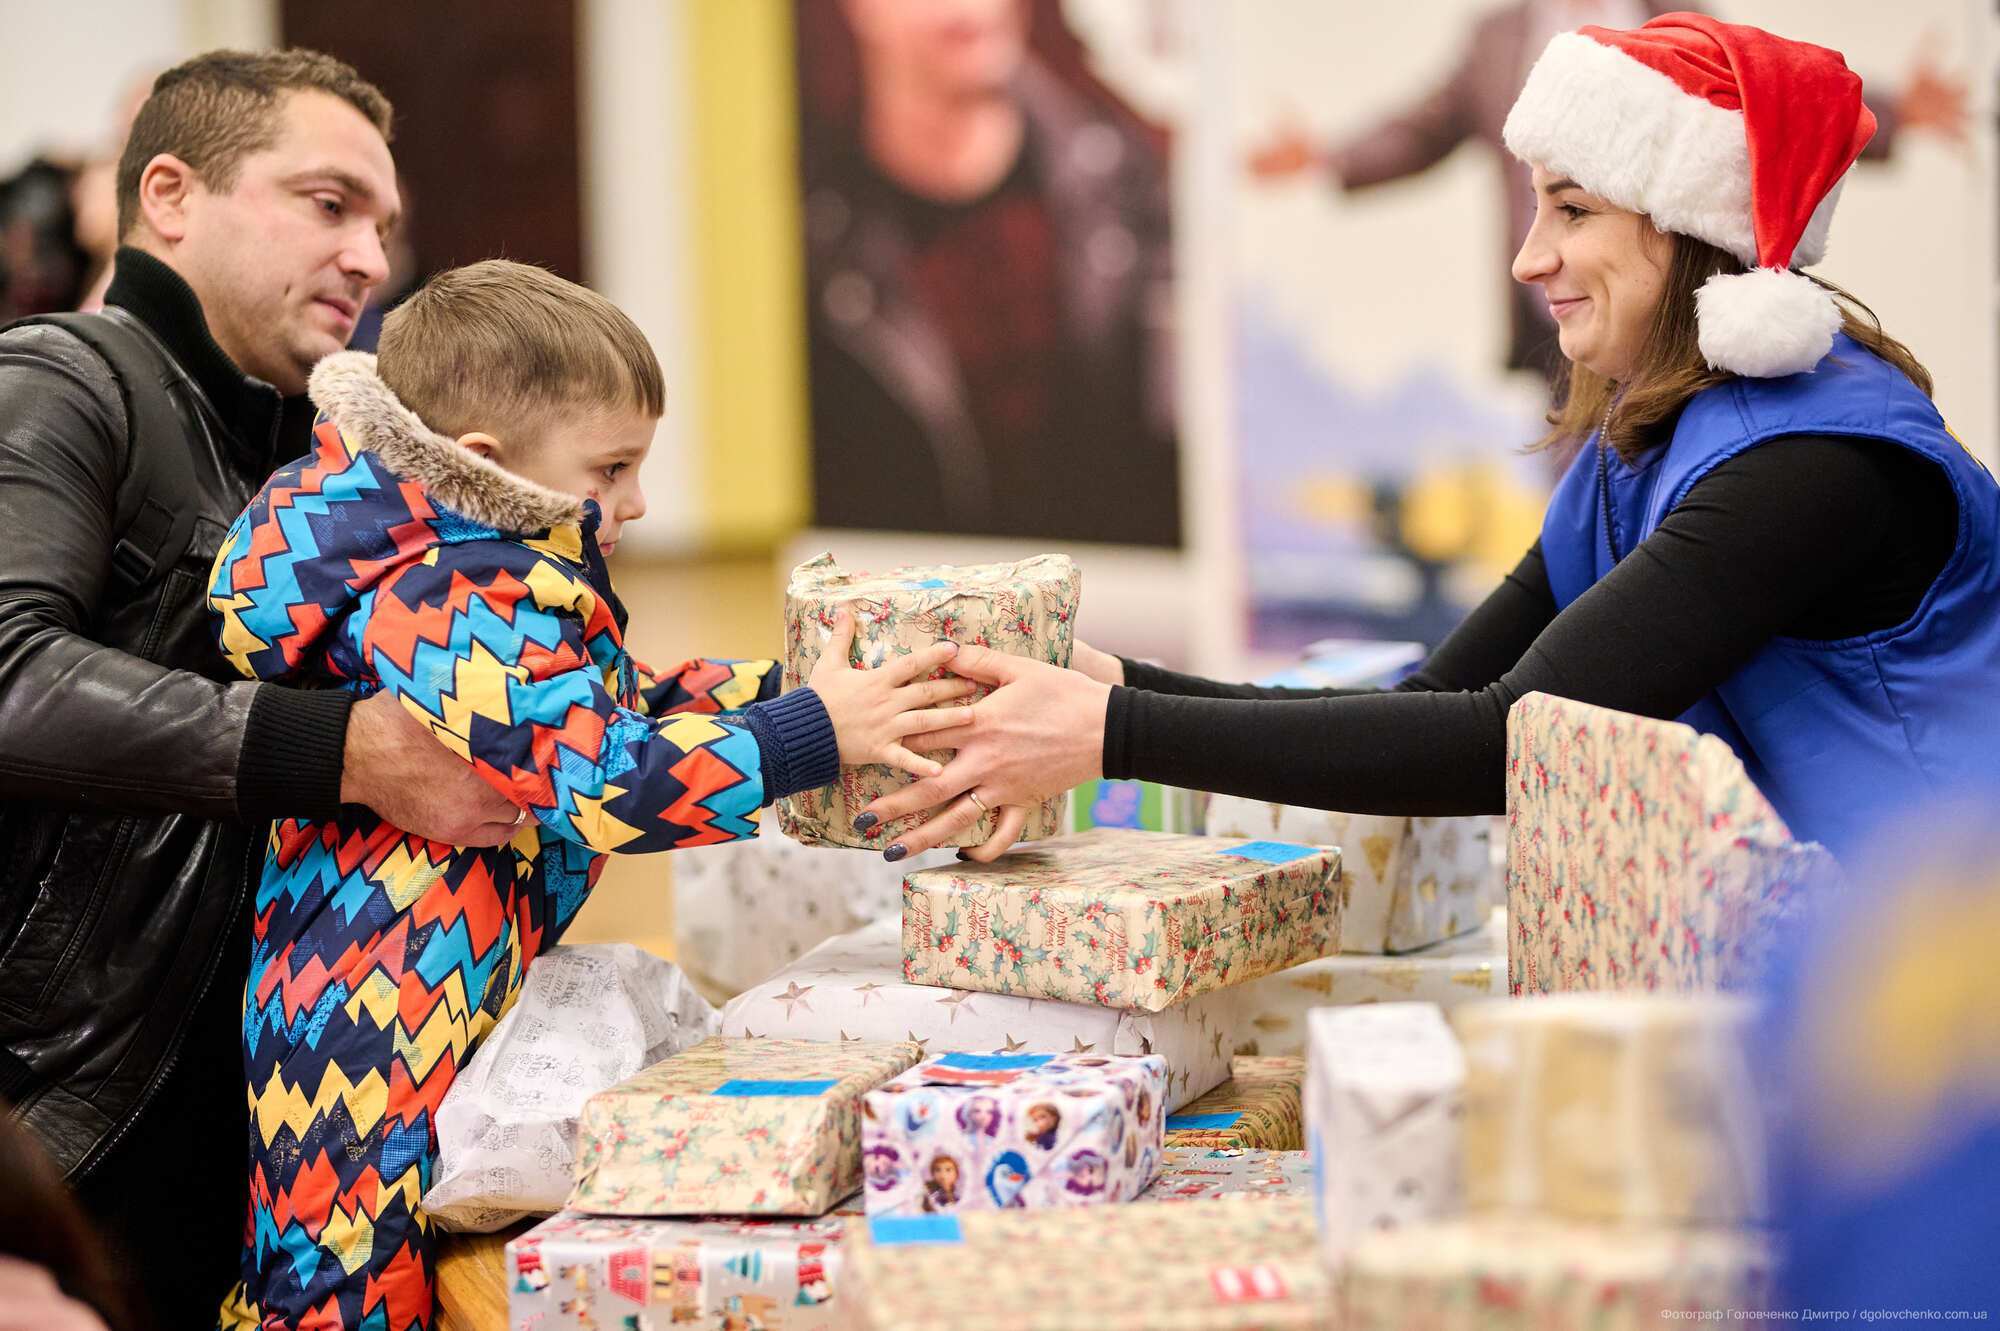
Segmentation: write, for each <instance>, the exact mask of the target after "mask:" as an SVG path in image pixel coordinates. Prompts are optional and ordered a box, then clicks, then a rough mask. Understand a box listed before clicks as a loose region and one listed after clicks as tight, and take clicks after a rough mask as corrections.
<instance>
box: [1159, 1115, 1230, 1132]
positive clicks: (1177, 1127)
mask: <svg viewBox="0 0 2000 1331" xmlns="http://www.w3.org/2000/svg"><path fill="white" fill-rule="evenodd" d="M1242 1117H1243V1112H1242V1111H1241V1110H1237V1111H1235V1112H1233V1113H1226V1114H1169V1115H1167V1131H1168V1132H1220V1131H1221V1130H1222V1129H1223V1128H1233V1127H1235V1126H1236V1120H1237V1119H1239V1118H1242Z"/></svg>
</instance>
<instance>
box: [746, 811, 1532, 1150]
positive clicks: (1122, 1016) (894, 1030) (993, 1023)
mask: <svg viewBox="0 0 2000 1331" xmlns="http://www.w3.org/2000/svg"><path fill="white" fill-rule="evenodd" d="M799 853H800V854H802V855H806V854H811V853H812V852H810V851H806V850H801V851H800V852H799ZM854 858H857V859H858V858H864V857H861V856H856V857H854ZM1502 969H1503V970H1504V969H1505V967H1504V966H1503V967H1502ZM1239 1007H1240V1005H1239V1004H1238V1002H1237V1001H1236V999H1235V996H1234V991H1231V990H1223V991H1221V992H1218V993H1213V994H1203V995H1202V996H1201V997H1199V998H1193V999H1189V1000H1188V1001H1187V1002H1185V1003H1181V1004H1179V1005H1177V1006H1175V1007H1170V1008H1167V1009H1166V1010H1165V1011H1162V1012H1129V1011H1123V1010H1120V1009H1116V1008H1105V1007H1098V1006H1097V1005H1096V1004H1093V1003H1055V1002H1042V1001H1040V1000H1037V999H1033V998H1024V997H1021V996H1019V995H1014V994H979V993H972V992H969V991H967V990H962V989H937V988H933V987H932V986H930V985H922V984H910V983H908V982H906V981H905V980H904V979H903V952H902V925H901V923H900V922H899V921H897V920H895V919H885V920H879V921H877V922H876V923H874V924H871V925H870V926H868V927H867V928H866V929H860V930H857V931H855V932H854V933H851V934H845V935H843V936H842V937H839V938H831V939H828V940H827V941H826V942H825V943H822V944H821V945H820V946H818V947H816V948H814V949H813V950H812V952H811V953H809V954H808V955H806V956H805V957H802V958H800V960H799V962H798V964H797V965H794V966H790V967H788V968H786V969H785V970H782V971H779V972H778V973H777V974H776V975H774V976H772V977H771V978H770V979H768V980H766V981H764V983H762V984H760V985H757V986H756V987H755V988H753V989H751V990H749V991H747V992H745V993H743V994H740V995H738V996H737V997H736V998H735V999H734V1000H733V1001H731V1002H730V1004H729V1006H728V1007H726V1008H724V1009H723V1012H722V1034H724V1035H741V1036H778V1037H782V1038H784V1039H789V1040H899V1039H904V1040H911V1041H914V1042H915V1043H916V1045H917V1048H918V1049H919V1050H920V1051H921V1054H922V1056H925V1057H928V1056H930V1055H933V1054H951V1053H977V1052H980V1051H982V1050H988V1049H1006V1050H1009V1051H1012V1052H1015V1053H1028V1054H1099V1055H1103V1054H1158V1055H1159V1056H1160V1057H1162V1058H1164V1059H1165V1060H1166V1063H1167V1108H1168V1109H1169V1110H1174V1109H1178V1108H1180V1107H1181V1106H1182V1105H1184V1104H1186V1103H1187V1102H1188V1101H1189V1100H1192V1099H1193V1098H1195V1097H1196V1096H1198V1095H1201V1094H1203V1093H1205V1092H1207V1091H1211V1090H1214V1089H1215V1088H1216V1087H1217V1086H1220V1085H1221V1084H1222V1083H1223V1082H1225V1081H1227V1080H1228V1079H1229V1059H1230V1055H1231V1054H1232V1053H1234V1052H1235V1050H1236V1047H1237V1044H1238V1043H1239V1031H1238V1026H1239V1021H1238V1016H1237V1013H1238V1011H1239Z"/></svg>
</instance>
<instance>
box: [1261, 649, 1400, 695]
mask: <svg viewBox="0 0 2000 1331" xmlns="http://www.w3.org/2000/svg"><path fill="white" fill-rule="evenodd" d="M1423 660H1424V645H1423V644H1422V643H1420V642H1385V641H1380V640H1377V639H1374V638H1321V639H1320V640H1319V641H1317V642H1313V643H1308V644H1307V645H1306V649H1305V651H1304V652H1302V653H1300V656H1299V661H1298V663H1297V664H1296V665H1292V666H1289V667H1287V668H1286V669H1284V670H1281V671H1279V672H1278V673H1276V674H1273V675H1266V676H1264V677H1263V678H1262V679H1259V680H1258V681H1257V682H1258V683H1260V684H1272V685H1277V686H1280V687H1283V688H1288V689H1371V688H1372V689H1386V688H1388V687H1389V686H1390V685H1392V684H1394V683H1395V682H1396V681H1397V680H1399V679H1401V678H1402V677H1403V676H1405V675H1407V674H1409V673H1410V671H1412V670H1414V669H1415V668H1416V667H1417V666H1419V665H1421V664H1423Z"/></svg>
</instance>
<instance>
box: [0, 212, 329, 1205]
mask: <svg viewBox="0 0 2000 1331" xmlns="http://www.w3.org/2000/svg"><path fill="white" fill-rule="evenodd" d="M117 263H118V271H117V276H116V280H115V281H114V282H113V284H112V287H111V290H110V293H109V294H108V296H107V302H108V307H107V309H106V311H105V312H104V313H103V314H102V315H97V316H89V317H91V318H93V319H99V320H105V321H111V322H113V323H116V324H117V325H119V327H120V328H122V329H123V330H124V331H125V332H127V333H133V332H136V333H137V334H138V335H139V336H138V340H137V341H136V342H134V341H132V340H131V339H129V338H127V339H125V341H126V343H127V345H128V346H138V347H140V348H141V349H142V355H141V356H140V357H139V359H140V360H141V364H140V365H139V367H138V373H141V374H152V375H155V376H158V379H159V381H160V382H161V383H163V384H165V385H166V386H167V388H168V397H169V398H170V399H171V401H172V404H173V411H172V415H171V417H170V418H169V421H170V423H171V425H172V426H173V428H171V429H168V428H158V429H150V430H148V429H139V430H134V431H131V432H130V434H128V424H129V423H130V422H132V421H144V420H146V419H147V414H146V412H145V411H144V410H142V409H140V408H138V407H136V406H135V405H134V392H133V389H132V385H131V382H130V380H131V379H132V378H133V377H135V376H133V375H132V374H130V373H128V375H127V377H126V380H125V381H121V379H120V378H119V376H118V375H116V374H114V372H113V369H112V367H111V366H110V365H109V364H108V363H107V362H106V360H105V359H104V358H103V357H101V356H100V355H99V354H98V353H97V352H96V351H94V350H92V349H91V347H90V346H88V345H86V344H85V342H84V341H83V340H81V339H80V338H79V336H77V335H76V334H75V333H73V332H72V331H70V330H69V329H66V328H62V327H55V326H49V325H22V326H16V327H14V328H12V329H10V330H8V331H6V332H4V333H0V530H4V531H5V532H7V533H8V540H7V541H6V542H5V544H4V545H0V1096H4V1097H5V1098H7V1099H9V1100H11V1101H13V1102H14V1104H15V1106H16V1112H17V1113H18V1115H19V1116H20V1118H21V1119H22V1121H24V1122H25V1123H26V1124H27V1125H28V1126H29V1127H30V1128H31V1129H32V1130H33V1131H34V1132H35V1133H36V1135H37V1136H38V1137H39V1138H40V1140H41V1141H42V1143H43V1145H44V1146H46V1147H47V1148H48V1149H49V1150H50V1152H51V1153H52V1154H53V1155H54V1156H55V1158H56V1160H57V1162H58V1163H59V1164H60V1165H61V1166H62V1167H63V1168H64V1169H65V1170H66V1171H67V1172H69V1173H70V1174H71V1175H72V1176H73V1177H74V1176H80V1175H84V1174H87V1173H89V1172H90V1171H91V1170H92V1169H93V1168H95V1167H96V1166H97V1165H98V1164H99V1163H100V1162H101V1161H103V1160H104V1159H105V1158H106V1157H107V1156H109V1155H110V1154H111V1153H112V1152H113V1151H114V1149H115V1147H116V1146H117V1144H118V1142H119V1141H120V1139H121V1138H122V1137H123V1136H124V1135H125V1133H126V1131H127V1130H128V1128H129V1127H130V1126H131V1124H132V1123H133V1121H134V1120H135V1119H136V1118H137V1117H138V1116H139V1115H140V1114H141V1113H142V1111H145V1110H146V1109H147V1107H148V1106H149V1105H152V1104H155V1103H160V1104H163V1105H174V1104H176V1103H177V1102H176V1100H175V1097H173V1096H171V1095H163V1094H162V1092H163V1088H165V1087H167V1086H169V1084H170V1083H172V1082H173V1080H174V1073H175V1068H176V1064H177V1061H178V1060H179V1059H180V1057H181V1056H182V1054H183V1051H184V1047H185V1046H186V1045H187V1043H188V1040H187V1036H188V1030H189V1027H190V1025H191V1017H192V1014H193V1013H194V1012H195V1010H196V1009H197V1008H198V1007H202V1006H203V1005H204V1003H203V1000H204V998H205V997H208V1003H207V1006H208V1008H209V1009H211V1010H213V1011H216V1012H220V1013H223V1015H224V1017H226V1010H225V1009H224V1008H222V1007H221V1006H219V1005H220V1004H222V1003H223V1002H225V1001H227V1000H229V999H230V997H231V995H232V993H233V999H234V1001H240V998H241V991H242V986H243V980H244V976H245V975H246V974H247V971H248V954H247V945H246V943H245V941H244V933H245V922H246V921H247V918H248V914H247V897H248V894H249V891H250V886H251V884H252V883H253V882H254V881H255V876H254V871H255V867H256V859H257V857H259V856H260V855H261V852H262V849H263V847H262V839H263V837H262V831H263V823H264V822H265V821H266V820H268V819H270V818H272V817H275V816H293V815H298V816H323V815H324V814H326V813H328V812H331V811H332V810H333V809H334V808H335V807H336V806H337V803H338V796H339V784H340V755H341V748H342V745H343V743H344V739H345V733H346V718H347V708H348V706H349V701H348V700H347V699H346V698H344V697H342V696H340V695H338V694H333V693H325V694H307V693H294V692H290V691H286V690H281V689H275V688H271V687H269V686H264V685H257V684H246V683H240V682H231V681H232V680H233V675H232V672H230V671H229V670H228V669H227V667H226V666H225V664H224V662H223V660H222V658H221V655H220V654H219V653H218V652H217V650H216V648H215V645H214V637H213V633H212V631H211V629H210V626H209V623H208V610H207V605H206V599H205V593H206V588H207V580H208V570H209V564H210V562H211V561H212V560H213V558H214V555H215V551H216V548H217V546H218V545H219V543H220V541H221V539H222V536H223V533H224V531H225V530H226V529H227V527H228V525H229V523H230V522H231V521H232V520H233V519H234V518H235V516H236V514H237V513H238V511H240V510H241V509H242V507H243V506H244V504H245V503H247V502H248V501H249V499H250V497H251V496H252V495H253V494H255V493H256V491H257V489H258V487H259V486H260V485H261V484H262V482H263V481H264V478H265V477H266V476H267V475H268V474H269V473H270V472H271V471H272V470H273V468H274V467H276V466H277V465H278V464H279V463H280V462H283V461H286V460H288V459H289V457H290V456H292V455H294V454H297V453H300V452H303V451H304V445H305V442H306V436H305V434H304V431H303V428H299V429H298V432H297V433H296V434H293V433H290V432H288V431H287V430H285V429H284V428H283V427H284V423H285V422H286V421H287V420H288V419H291V420H299V419H300V418H298V417H296V416H295V415H293V414H292V413H290V412H288V411H287V409H286V404H285V403H284V401H283V400H282V399H281V398H280V397H279V395H278V393H277V391H276V390H275V389H273V388H271V387H270V386H269V385H267V384H264V383H261V382H259V381H257V380H254V379H250V378H247V377H246V376H245V375H243V374H242V372H241V371H239V370H237V369H236V367H235V366H234V365H233V364H232V363H231V362H230V360H229V358H228V357H227V356H226V355H224V354H223V352H222V351H221V350H220V348H218V347H217V346H216V344H215V342H214V340H213V339H212V338H211V337H210V336H209V334H208V331H207V327H206V324H205V322H204V321H203V319H202V315H201V308H200V305H199V304H198V302H197V301H196V299H195V296H194V293H193V292H192V291H191V290H190V289H189V288H188V286H187V285H186V283H185V282H183V281H182V280H181V279H180V278H179V276H178V275H176V274H175V273H174V272H173V271H172V270H171V269H169V268H168V267H167V266H166V265H165V264H163V263H160V262H159V261H158V260H155V259H153V258H151V257H150V256H148V255H146V254H143V253H140V252H138V251H136V250H130V249H127V250H121V251H120V252H119V255H118V260H117ZM90 328H96V329H98V330H99V332H100V333H101V332H103V331H104V326H103V325H86V326H85V329H84V330H79V331H87V330H88V329H90ZM109 340H113V341H115V340H117V339H116V338H115V337H113V338H112V339H109ZM153 401H154V402H155V403H158V402H159V399H158V398H157V396H156V397H155V398H154V399H153ZM153 419H154V420H155V421H157V420H158V417H154V418H153ZM131 435H137V436H138V437H130V436H131ZM281 438H282V439H288V440H289V441H290V442H289V444H286V443H281V442H280V441H281ZM162 533H165V536H162ZM149 550H150V553H151V554H153V555H156V556H157V558H158V559H159V560H162V561H166V562H165V564H164V565H163V566H162V567H159V568H157V569H150V570H149V569H148V567H147V565H148V562H149V561H148V558H147V556H148V554H149ZM253 829H254V830H253ZM217 986H225V987H226V989H225V990H224V991H220V992H218V991H217V989H216V987H217ZM211 995H212V996H211ZM218 1020H220V1019H212V1020H211V1021H210V1022H209V1024H210V1025H211V1026H214V1025H216V1024H217V1022H218ZM218 1048H219V1040H218V1039H214V1038H211V1039H209V1040H208V1041H207V1042H206V1043H205V1044H204V1046H203V1051H204V1052H203V1055H202V1061H203V1062H207V1061H209V1060H210V1059H212V1058H220V1057H222V1056H223V1055H222V1054H221V1053H220V1052H218ZM234 1074H235V1066H234V1065H228V1066H223V1067H204V1068H203V1069H201V1071H200V1076H201V1077H202V1078H205V1079H206V1078H213V1079H217V1081H218V1082H219V1083H220V1084H224V1085H229V1086H230V1093H229V1095H228V1097H227V1098H226V1099H225V1100H224V1103H227V1102H228V1101H229V1100H233V1101H234V1103H235V1107H236V1109H237V1110H238V1111H241V1109H242V1098H241V1097H242V1091H241V1083H240V1082H238V1081H235V1080H234ZM158 1112H163V1113H164V1112H185V1106H184V1105H183V1106H182V1107H181V1108H179V1109H164V1108H163V1109H161V1110H160V1111H158ZM237 1151H238V1154H239V1158H238V1159H237V1160H236V1161H234V1162H233V1163H234V1164H235V1166H236V1167H237V1168H239V1169H240V1165H241V1160H240V1151H241V1138H240V1136H239V1137H238V1138H237ZM228 1163H229V1162H224V1166H223V1167H225V1168H227V1167H228ZM120 1172H121V1173H128V1174H129V1173H130V1172H131V1171H129V1170H121V1171H120ZM134 1184H135V1186H143V1185H142V1184H139V1182H138V1180H134ZM223 1186H225V1187H226V1186H227V1185H226V1184H224V1185H223Z"/></svg>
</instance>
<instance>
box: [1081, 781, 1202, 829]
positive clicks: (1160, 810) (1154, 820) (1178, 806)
mask: <svg viewBox="0 0 2000 1331" xmlns="http://www.w3.org/2000/svg"><path fill="white" fill-rule="evenodd" d="M1196 799H1197V796H1196V794H1195V792H1194V791H1191V790H1181V789H1178V788H1177V787H1174V786H1163V785H1160V784H1159V783H1158V782H1156V781H1123V780H1115V779H1113V778H1110V777H1105V778H1102V779H1101V780H1096V781H1086V782H1084V783H1083V784H1082V785H1080V786H1078V787H1077V788H1076V789H1075V790H1072V791H1070V793H1069V817H1068V819H1067V820H1065V830H1067V831H1071V832H1088V831H1089V830H1090V829H1091V828H1093V827H1133V828H1138V829H1140V830H1141V831H1146V832H1181V833H1187V832H1199V831H1200V830H1201V828H1200V826H1199V825H1198V821H1199V820H1198V818H1197V814H1196V809H1195V804H1196Z"/></svg>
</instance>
